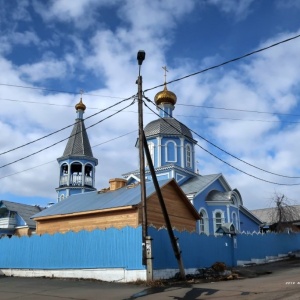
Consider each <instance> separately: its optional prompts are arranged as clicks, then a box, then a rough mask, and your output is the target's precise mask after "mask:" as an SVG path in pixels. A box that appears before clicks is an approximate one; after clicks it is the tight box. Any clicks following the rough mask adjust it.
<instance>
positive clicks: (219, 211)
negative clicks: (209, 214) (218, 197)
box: [213, 209, 225, 234]
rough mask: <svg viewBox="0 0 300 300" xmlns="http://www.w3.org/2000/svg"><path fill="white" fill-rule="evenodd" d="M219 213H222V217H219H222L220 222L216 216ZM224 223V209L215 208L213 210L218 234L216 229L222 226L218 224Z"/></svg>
mask: <svg viewBox="0 0 300 300" xmlns="http://www.w3.org/2000/svg"><path fill="white" fill-rule="evenodd" d="M217 214H221V218H218V219H221V220H220V221H221V222H220V223H219V222H218V223H217V217H216V215H217ZM224 223H225V217H224V211H223V210H221V209H217V210H214V211H213V224H214V234H217V233H216V231H217V229H218V228H219V227H220V226H218V225H219V224H220V225H222V224H224Z"/></svg>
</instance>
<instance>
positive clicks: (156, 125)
mask: <svg viewBox="0 0 300 300" xmlns="http://www.w3.org/2000/svg"><path fill="white" fill-rule="evenodd" d="M144 131H145V135H146V137H150V136H156V135H161V134H163V135H184V136H186V137H188V138H191V139H193V135H192V133H191V131H190V130H189V129H188V128H187V127H186V126H185V125H184V124H182V123H180V122H179V121H177V120H176V119H173V118H160V119H157V120H155V121H152V122H150V123H149V124H148V125H147V126H146V127H145V130H144Z"/></svg>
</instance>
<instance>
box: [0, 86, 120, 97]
mask: <svg viewBox="0 0 300 300" xmlns="http://www.w3.org/2000/svg"><path fill="white" fill-rule="evenodd" d="M0 85H2V86H8V87H16V88H22V89H30V90H41V91H45V92H57V93H62V94H71V95H81V94H84V95H88V96H92V97H103V98H115V99H123V98H124V97H114V96H107V95H97V94H90V93H81V92H74V91H64V90H56V89H49V88H45V87H34V86H25V85H15V84H8V83H0Z"/></svg>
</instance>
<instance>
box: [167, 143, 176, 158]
mask: <svg viewBox="0 0 300 300" xmlns="http://www.w3.org/2000/svg"><path fill="white" fill-rule="evenodd" d="M171 143H172V144H173V145H174V160H169V151H168V144H171ZM165 157H166V159H165V161H166V162H177V144H176V143H175V142H174V141H167V142H166V143H165Z"/></svg>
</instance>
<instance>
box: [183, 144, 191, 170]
mask: <svg viewBox="0 0 300 300" xmlns="http://www.w3.org/2000/svg"><path fill="white" fill-rule="evenodd" d="M188 149H189V157H190V161H189V162H188ZM185 163H186V167H187V168H192V166H193V157H192V147H191V145H190V144H187V145H185Z"/></svg>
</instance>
